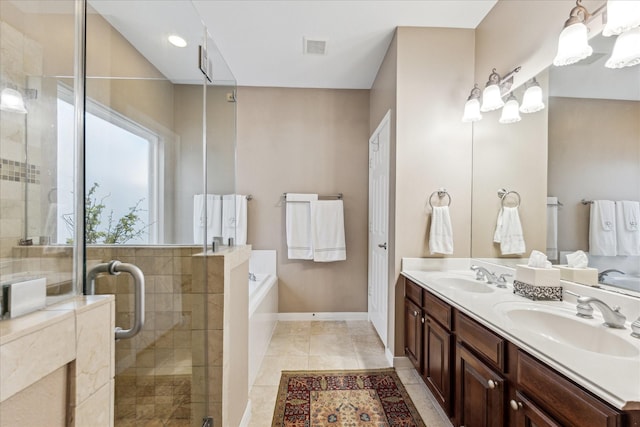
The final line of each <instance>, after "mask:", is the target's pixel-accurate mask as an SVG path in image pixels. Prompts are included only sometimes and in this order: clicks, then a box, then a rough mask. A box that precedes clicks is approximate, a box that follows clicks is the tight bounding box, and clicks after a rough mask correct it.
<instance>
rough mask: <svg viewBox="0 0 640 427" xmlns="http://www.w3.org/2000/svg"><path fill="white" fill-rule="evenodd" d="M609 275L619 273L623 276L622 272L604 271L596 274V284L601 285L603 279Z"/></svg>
mask: <svg viewBox="0 0 640 427" xmlns="http://www.w3.org/2000/svg"><path fill="white" fill-rule="evenodd" d="M609 273H620V274H624V271H620V270H616V269H615V268H610V269H608V270H604V271H603V272H602V273H598V282H599V283H602V281H604V279H605V278H606V277H607V275H608V274H609Z"/></svg>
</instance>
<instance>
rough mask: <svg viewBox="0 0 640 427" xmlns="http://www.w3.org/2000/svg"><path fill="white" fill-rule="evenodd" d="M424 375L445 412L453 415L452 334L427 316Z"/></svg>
mask: <svg viewBox="0 0 640 427" xmlns="http://www.w3.org/2000/svg"><path fill="white" fill-rule="evenodd" d="M423 354H424V366H423V372H422V376H423V377H424V380H425V382H426V383H427V386H428V387H429V389H430V390H431V392H432V393H433V396H434V397H435V398H436V400H437V401H438V403H440V406H442V409H444V412H445V413H446V414H447V415H448V416H449V415H451V368H450V365H451V334H450V333H449V332H448V331H447V330H446V329H444V328H443V327H442V326H440V325H439V324H438V323H437V322H436V321H435V320H434V319H432V318H431V317H429V316H426V323H425V325H424V347H423Z"/></svg>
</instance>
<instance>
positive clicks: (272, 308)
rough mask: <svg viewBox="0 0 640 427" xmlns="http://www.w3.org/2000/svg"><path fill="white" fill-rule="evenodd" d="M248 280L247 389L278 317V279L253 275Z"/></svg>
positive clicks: (271, 275) (257, 368) (265, 349)
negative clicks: (254, 277)
mask: <svg viewBox="0 0 640 427" xmlns="http://www.w3.org/2000/svg"><path fill="white" fill-rule="evenodd" d="M255 275H256V279H257V280H256V281H252V280H249V388H251V387H252V386H253V383H254V381H255V379H256V376H257V375H258V371H259V370H260V365H261V364H262V359H263V358H264V356H265V354H266V352H267V347H269V342H270V341H271V336H272V335H273V330H274V329H275V327H276V322H277V317H278V278H277V276H276V275H274V274H264V273H255Z"/></svg>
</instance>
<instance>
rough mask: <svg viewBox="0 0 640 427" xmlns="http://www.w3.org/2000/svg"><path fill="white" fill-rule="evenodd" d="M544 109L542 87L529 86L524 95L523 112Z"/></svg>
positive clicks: (521, 110) (521, 109)
mask: <svg viewBox="0 0 640 427" xmlns="http://www.w3.org/2000/svg"><path fill="white" fill-rule="evenodd" d="M542 109H544V102H542V88H541V87H540V86H531V87H529V88H528V89H527V90H526V91H525V92H524V95H523V96H522V105H521V106H520V112H521V113H535V112H536V111H540V110H542Z"/></svg>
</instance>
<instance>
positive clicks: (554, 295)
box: [513, 280, 562, 301]
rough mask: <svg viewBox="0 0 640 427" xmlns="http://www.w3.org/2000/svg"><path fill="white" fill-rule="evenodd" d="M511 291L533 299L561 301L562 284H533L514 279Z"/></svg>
mask: <svg viewBox="0 0 640 427" xmlns="http://www.w3.org/2000/svg"><path fill="white" fill-rule="evenodd" d="M513 293H514V294H518V295H522V296H523V297H525V298H529V299H531V300H534V301H538V300H541V301H562V286H534V285H530V284H528V283H523V282H520V281H518V280H514V281H513Z"/></svg>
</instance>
